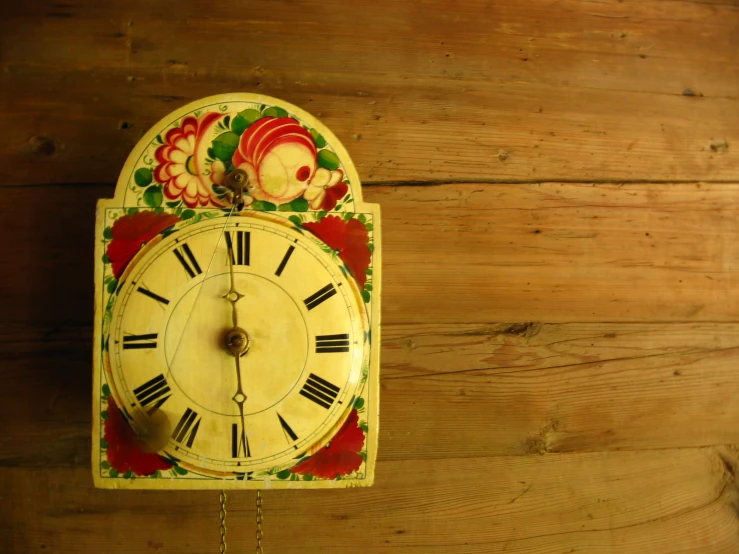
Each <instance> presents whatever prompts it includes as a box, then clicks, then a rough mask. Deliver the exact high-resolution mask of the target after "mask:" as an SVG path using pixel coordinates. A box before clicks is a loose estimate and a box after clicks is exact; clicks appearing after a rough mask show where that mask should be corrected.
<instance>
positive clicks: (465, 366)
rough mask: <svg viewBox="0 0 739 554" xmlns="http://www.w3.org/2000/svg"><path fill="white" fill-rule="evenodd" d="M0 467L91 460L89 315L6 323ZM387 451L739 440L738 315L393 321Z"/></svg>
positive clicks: (387, 354)
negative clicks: (705, 319)
mask: <svg viewBox="0 0 739 554" xmlns="http://www.w3.org/2000/svg"><path fill="white" fill-rule="evenodd" d="M0 330H2V332H1V333H0V345H2V350H3V352H5V354H4V356H3V358H2V359H0V376H2V378H3V382H4V383H5V385H4V386H3V387H2V388H0V420H2V421H12V422H14V423H13V425H11V426H6V429H5V433H4V436H3V440H2V441H0V465H1V466H34V467H56V466H80V465H82V466H88V465H89V448H90V428H91V423H90V419H89V418H90V413H91V410H90V389H91V382H90V381H91V380H90V374H91V363H90V352H91V349H92V346H91V344H90V341H91V337H92V330H91V329H90V328H89V326H87V325H84V326H76V327H74V326H60V327H55V328H49V327H43V326H42V327H29V326H8V325H4V326H2V327H0ZM383 335H384V336H383V339H384V341H383V350H382V358H381V359H382V376H381V383H382V425H381V434H380V453H379V454H380V459H381V460H383V461H388V460H423V459H426V458H457V457H479V456H490V455H496V456H500V455H522V454H538V453H549V452H583V451H617V450H649V449H654V448H676V447H698V446H709V445H720V444H728V443H739V428H737V426H736V425H735V422H736V421H737V419H738V418H739V405H737V403H736V402H735V399H736V398H737V396H738V395H739V374H737V372H736V365H737V359H738V358H739V324H735V323H732V324H715V323H692V324H688V323H686V324H679V323H673V324H663V323H656V324H624V323H598V324H544V325H542V324H498V325H484V326H482V325H453V326H450V325H433V324H428V325H392V324H387V325H385V326H384V327H383Z"/></svg>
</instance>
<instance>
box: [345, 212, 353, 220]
mask: <svg viewBox="0 0 739 554" xmlns="http://www.w3.org/2000/svg"><path fill="white" fill-rule="evenodd" d="M353 217H354V214H353V213H351V212H346V213H345V214H344V219H345V220H346V221H349V220H350V219H351V218H353Z"/></svg>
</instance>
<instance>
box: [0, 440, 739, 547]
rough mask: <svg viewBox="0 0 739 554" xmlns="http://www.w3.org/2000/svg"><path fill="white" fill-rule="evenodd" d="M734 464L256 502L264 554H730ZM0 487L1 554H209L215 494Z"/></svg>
mask: <svg viewBox="0 0 739 554" xmlns="http://www.w3.org/2000/svg"><path fill="white" fill-rule="evenodd" d="M736 453H737V449H736V448H735V447H722V448H715V449H714V448H707V449H689V450H663V451H652V452H647V453H628V452H627V453H606V454H602V453H593V454H572V455H546V456H534V457H528V458H520V457H508V458H467V459H460V458H449V459H445V460H424V461H413V462H384V463H380V464H378V467H377V485H376V486H375V487H372V488H369V489H350V490H342V491H267V492H265V493H264V498H265V525H264V529H265V549H268V550H269V551H273V552H281V553H284V554H291V553H295V554H298V553H302V552H345V551H347V550H352V549H356V548H357V545H358V544H361V551H362V552H367V553H374V552H387V551H388V550H390V551H392V550H397V551H401V552H409V551H415V550H421V551H423V552H431V553H438V554H446V553H448V552H459V553H462V554H471V553H477V552H495V553H497V552H506V553H510V552H514V553H521V554H523V553H526V554H545V553H547V554H548V553H552V552H588V553H594V554H600V553H608V554H612V553H623V554H627V553H628V554H631V553H633V552H651V553H653V554H660V553H665V554H667V553H674V552H711V553H712V554H730V553H733V552H736V545H737V542H736V541H737V533H738V532H739V521H738V520H737V511H736V510H737V501H739V496H738V492H739V491H738V490H737V485H736V481H735V471H736V469H739V464H738V462H737V456H736ZM0 486H1V487H2V490H4V491H9V493H10V495H11V496H12V497H13V498H15V499H17V504H16V506H15V510H12V511H10V512H9V513H8V517H7V518H2V519H0V548H1V549H2V550H3V551H6V552H7V551H12V552H24V553H29V554H31V553H37V552H80V553H86V552H90V553H93V552H94V553H95V554H98V553H113V552H182V553H202V552H211V551H214V550H215V549H216V548H217V545H218V540H219V535H218V524H219V522H218V495H217V493H215V492H211V493H208V492H202V493H192V492H168V493H160V492H136V493H126V492H120V491H118V492H111V491H101V490H95V489H92V488H90V478H89V475H88V474H87V471H85V470H82V469H64V470H62V469H60V470H57V471H55V472H53V473H52V472H37V471H33V470H29V469H7V468H3V469H0ZM677 491H679V492H677ZM253 502H254V494H253V493H247V492H243V493H240V492H233V493H229V500H228V535H227V536H228V543H229V551H234V552H248V551H250V550H252V549H253V545H254V542H253V532H254V523H253V518H254V508H253V506H254V504H253ZM123 514H125V515H123ZM121 517H123V519H121ZM132 529H135V530H136V532H134V533H132V532H131V530H132ZM359 536H361V537H362V540H361V543H358V542H357V541H358V537H359Z"/></svg>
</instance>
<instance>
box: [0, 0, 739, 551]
mask: <svg viewBox="0 0 739 554" xmlns="http://www.w3.org/2000/svg"><path fill="white" fill-rule="evenodd" d="M737 52H739V7H738V6H737V3H736V2H735V1H734V0H695V1H691V0H644V1H641V2H629V1H617V0H604V1H598V2H592V1H587V0H562V1H560V2H547V1H544V0H532V1H531V2H518V1H514V0H500V1H496V2H493V3H491V2H484V1H483V0H461V1H460V2H456V3H453V4H450V3H449V2H442V1H441V0H423V1H420V2H392V1H391V0H374V1H372V2H367V1H354V2H343V3H326V2H319V1H318V0H301V1H300V2H288V1H287V0H277V1H270V2H266V1H264V0H256V1H253V2H248V3H239V2H226V1H224V0H214V1H208V2H205V1H204V0H183V1H175V0H159V1H158V2H148V1H146V0H130V1H127V2H121V1H111V2H91V1H85V0H80V1H76V2H63V3H62V2H55V1H53V0H39V1H35V2H16V3H10V4H8V5H7V6H4V11H3V18H2V19H1V20H0V67H1V68H2V71H0V125H2V129H3V132H2V133H0V218H1V219H2V226H0V237H2V238H3V244H4V247H3V248H1V249H0V305H1V306H2V307H3V309H2V310H0V379H2V386H0V421H2V422H3V425H4V428H3V431H2V432H0V490H2V491H3V493H4V500H5V501H4V502H3V504H2V507H0V551H2V552H8V553H15V552H18V553H21V552H22V553H24V554H26V553H41V552H43V553H48V552H59V553H62V552H64V553H66V552H79V553H87V552H89V553H95V554H98V553H108V552H110V553H114V552H117V553H123V552H136V553H140V552H182V553H202V552H213V551H216V550H217V548H218V546H217V545H218V539H219V535H218V498H217V494H214V493H192V492H173V493H155V492H154V493H147V492H131V493H121V492H112V491H101V490H95V489H93V488H92V479H91V476H90V475H89V450H90V412H91V410H90V389H91V382H90V381H91V379H90V373H91V372H90V369H91V363H90V353H91V344H90V341H91V340H92V339H91V336H92V333H91V327H90V321H91V303H92V262H93V259H92V251H93V248H92V247H93V244H92V242H91V241H92V231H93V222H94V210H95V201H96V200H97V198H100V197H108V196H110V195H111V194H112V191H113V187H112V185H111V183H113V182H114V181H115V179H116V177H117V175H118V172H119V170H120V168H121V167H122V165H123V162H124V159H125V157H126V156H127V154H128V152H129V151H130V150H131V148H132V147H133V145H134V144H135V143H136V141H137V140H138V138H139V137H141V136H142V134H143V133H144V132H145V131H146V130H147V129H148V128H149V127H150V126H151V125H152V124H153V123H154V122H156V121H157V120H159V119H160V118H161V117H163V116H164V115H166V114H167V113H169V112H170V111H172V110H173V109H175V108H176V107H178V106H180V105H182V104H184V103H186V102H188V101H191V100H194V99H197V98H199V97H202V96H207V95H211V94H216V93H221V92H227V91H256V92H261V93H264V94H271V95H274V96H278V97H281V98H284V99H285V100H288V101H290V102H293V103H295V104H297V105H299V106H301V107H303V108H305V109H307V110H308V111H310V112H311V113H313V114H315V115H316V116H318V117H319V118H320V119H321V120H322V121H323V122H324V123H326V124H327V125H328V126H329V127H330V128H331V129H332V130H333V131H334V132H335V133H336V134H337V135H338V136H339V138H340V139H341V140H342V142H344V143H345V145H346V146H347V148H348V150H349V151H350V152H351V154H352V157H353V158H354V160H355V162H356V163H357V166H358V169H359V172H360V175H361V177H362V179H363V181H364V182H365V183H370V184H371V185H383V186H368V187H365V191H364V192H365V197H366V198H367V199H368V200H369V201H371V202H379V203H380V204H381V205H382V210H383V218H384V219H383V223H384V226H383V231H384V233H383V234H384V258H385V264H384V277H385V279H384V283H383V285H384V294H385V296H384V299H383V300H384V302H383V307H384V308H385V311H384V313H383V350H382V361H383V367H382V387H383V389H382V406H381V408H382V410H381V411H382V417H381V437H380V447H379V453H380V462H379V464H378V471H377V479H376V485H375V487H373V488H371V489H364V490H344V491H338V492H332V491H316V492H310V491H301V492H300V493H296V492H294V491H274V492H268V494H266V495H265V503H266V505H265V518H266V526H265V532H266V541H265V549H266V551H267V552H283V553H288V554H289V553H296V554H297V553H298V552H301V553H303V552H346V551H350V550H351V551H361V552H368V553H373V552H378V553H380V552H414V551H422V552H429V553H438V554H451V553H455V554H473V553H474V554H478V553H498V552H501V553H503V552H505V553H521V554H524V553H526V554H531V553H533V554H574V553H581V552H582V553H594V554H621V553H623V554H643V553H649V554H663V553H664V554H668V553H670V554H673V553H678V552H679V553H681V554H707V553H710V554H724V553H725V554H730V553H735V552H737V551H739V508H738V506H739V496H738V491H737V485H736V474H737V471H739V446H736V445H738V444H739V436H738V435H739V431H737V425H736V421H737V417H738V416H739V408H737V403H736V398H737V395H738V394H739V373H737V371H736V366H737V363H736V362H737V354H738V353H739V350H737V348H738V347H739V339H738V338H737V337H739V328H738V327H737V326H738V325H739V320H737V315H736V314H737V313H739V311H738V310H739V304H738V302H739V301H738V300H737V299H736V294H735V289H736V286H737V283H739V281H737V269H738V267H739V266H738V265H737V260H739V252H738V251H737V250H738V249H739V246H737V245H739V236H737V235H738V234H739V228H738V224H737V221H739V217H738V216H739V213H738V208H739V201H738V200H737V199H738V198H739V183H737V179H738V177H737V176H738V175H739V149H738V148H737V147H736V143H737V139H739V134H738V133H739V131H738V130H737V129H739V126H738V125H737V122H738V121H739V84H738V83H739V63H737V62H738V61H739V59H738V57H737V56H738V54H737ZM45 183H48V184H49V185H44V184H45ZM101 183H102V184H101ZM396 185H402V186H396ZM409 185H412V186H409ZM421 185H425V186H421ZM228 510H229V526H228V529H229V534H228V537H229V552H232V551H233V552H242V551H243V552H247V551H252V550H253V548H254V523H253V521H254V520H253V518H254V495H253V494H250V493H246V492H245V493H243V494H239V493H234V494H231V495H230V496H229V506H228Z"/></svg>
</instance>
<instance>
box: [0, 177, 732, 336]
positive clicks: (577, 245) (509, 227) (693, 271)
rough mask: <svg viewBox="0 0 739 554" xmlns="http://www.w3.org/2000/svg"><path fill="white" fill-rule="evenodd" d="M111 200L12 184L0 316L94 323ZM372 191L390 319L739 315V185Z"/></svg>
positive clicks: (95, 189)
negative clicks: (101, 210) (96, 254)
mask: <svg viewBox="0 0 739 554" xmlns="http://www.w3.org/2000/svg"><path fill="white" fill-rule="evenodd" d="M111 194H112V189H111V187H109V186H81V185H75V186H72V185H70V186H66V187H40V188H35V187H34V188H25V187H14V188H10V189H5V191H4V193H3V202H2V203H1V205H0V216H2V217H3V222H4V230H5V232H6V233H7V236H9V237H11V236H12V237H25V238H26V241H27V242H25V241H24V242H20V243H16V244H15V245H10V247H9V248H6V249H2V250H0V279H1V280H2V282H3V284H4V285H3V287H2V288H0V302H2V303H3V306H5V308H6V309H5V310H4V311H3V312H2V313H0V322H13V323H21V322H25V321H33V322H45V323H48V324H51V325H53V324H58V323H85V322H88V321H90V309H91V298H92V283H91V279H90V278H89V276H90V275H91V274H92V261H93V260H92V255H93V254H92V247H93V244H92V239H91V238H90V229H91V228H92V225H93V217H94V210H95V201H96V199H97V198H99V197H101V196H109V195H111ZM365 196H366V198H367V199H368V200H369V201H371V202H379V203H380V205H381V206H382V210H383V218H384V219H383V225H384V230H385V231H384V236H385V245H386V246H387V252H386V253H385V255H384V264H385V275H386V278H385V281H384V283H383V291H384V297H385V300H386V301H385V303H384V312H383V319H384V322H385V323H445V324H446V323H489V322H502V323H516V322H530V321H538V322H582V321H590V322H601V321H631V322H638V321H724V322H731V321H736V314H737V311H738V310H739V298H737V297H736V295H735V294H733V293H732V291H733V290H734V287H735V283H736V282H737V281H736V279H737V270H738V269H739V266H738V265H737V261H736V260H738V259H739V200H737V199H738V198H739V185H737V184H705V183H704V184H701V183H696V184H631V185H600V186H592V185H585V184H573V183H569V184H568V183H541V184H530V185H519V186H509V185H505V184H492V183H489V184H486V185H484V186H483V185H480V184H468V185H443V186H433V187H422V186H405V187H367V188H366V190H365ZM41 198H43V201H42V202H41V201H40V199H41ZM30 206H35V207H34V208H33V209H30ZM59 291H64V293H62V294H60V293H59Z"/></svg>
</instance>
